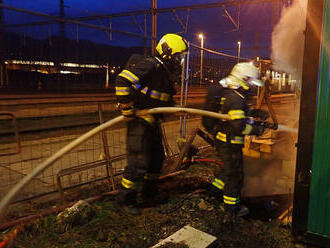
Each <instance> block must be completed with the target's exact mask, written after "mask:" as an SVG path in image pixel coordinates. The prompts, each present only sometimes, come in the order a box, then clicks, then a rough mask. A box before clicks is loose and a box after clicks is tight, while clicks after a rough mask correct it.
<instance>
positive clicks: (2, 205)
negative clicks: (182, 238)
mask: <svg viewBox="0 0 330 248" xmlns="http://www.w3.org/2000/svg"><path fill="white" fill-rule="evenodd" d="M171 113H182V114H195V115H202V116H207V117H213V118H216V119H221V120H230V116H229V115H226V114H219V113H215V112H211V111H206V110H201V109H193V108H181V107H161V108H153V109H148V110H141V111H140V112H138V113H137V115H138V116H139V115H144V114H171ZM129 119H130V118H127V117H124V116H118V117H116V118H114V119H112V120H109V121H107V122H105V123H103V124H101V125H99V126H97V127H96V128H93V129H92V130H90V131H88V132H87V133H85V134H83V135H81V136H79V137H78V138H76V139H75V140H73V141H72V142H71V143H69V144H67V145H66V146H64V147H63V148H62V149H60V150H59V151H57V152H56V153H55V154H53V155H52V156H50V157H49V158H48V159H46V160H45V161H44V162H42V163H41V164H40V165H39V166H37V167H36V168H35V169H34V170H33V171H32V172H31V173H30V174H28V175H26V176H25V177H24V178H23V179H22V180H21V181H19V182H18V183H17V184H16V185H15V186H14V187H13V188H12V189H11V190H9V192H8V193H7V194H6V195H5V196H4V197H3V198H2V199H1V201H0V213H1V212H2V211H3V209H4V208H5V207H6V206H7V205H8V204H9V203H10V201H11V199H12V198H13V197H14V196H15V195H16V194H17V193H18V192H19V191H20V190H21V189H22V188H23V187H24V186H25V185H26V184H27V183H28V182H30V181H31V180H32V179H33V178H35V177H37V176H38V175H40V174H41V173H42V172H43V171H44V170H45V169H47V168H48V167H49V166H51V165H52V164H53V163H55V162H56V161H57V160H58V159H60V158H61V157H62V156H63V155H65V154H66V153H68V152H70V151H71V150H73V149H74V148H76V147H77V146H78V145H80V144H81V143H83V142H85V141H86V140H88V139H89V138H91V137H92V136H94V135H96V134H98V133H100V132H102V131H104V130H106V129H108V128H109V127H111V126H113V125H115V124H118V123H120V122H122V121H126V120H129ZM279 126H281V125H279ZM281 127H282V126H281ZM283 127H285V126H283ZM286 128H287V127H286ZM281 129H282V128H281ZM283 130H286V131H289V132H297V129H292V130H288V128H287V129H285V128H283Z"/></svg>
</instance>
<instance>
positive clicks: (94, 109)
mask: <svg viewBox="0 0 330 248" xmlns="http://www.w3.org/2000/svg"><path fill="white" fill-rule="evenodd" d="M205 94H206V90H205V89H200V88H197V89H192V90H190V91H189V94H188V98H187V107H194V108H202V106H203V102H204V97H205ZM174 98H175V100H176V102H177V103H180V98H181V96H180V95H179V94H177V95H175V97H174ZM293 100H294V95H293V94H285V95H283V94H282V95H274V96H273V97H272V99H271V101H272V103H273V104H274V105H280V104H282V103H283V102H286V103H289V102H291V101H293ZM115 103H116V96H115V94H114V93H98V94H93V93H91V94H66V95H58V94H47V95H42V94H37V95H7V96H3V97H0V113H1V112H10V113H13V114H14V115H15V116H16V118H17V129H18V130H19V133H21V134H23V133H29V132H44V131H48V130H56V129H65V128H77V127H83V126H85V127H87V126H92V125H98V124H99V113H98V109H99V105H101V106H102V107H103V110H104V119H105V120H109V119H111V118H113V117H115V116H117V115H118V112H117V111H116V109H115ZM0 126H1V127H0V135H11V134H13V124H12V122H11V120H10V119H4V118H2V119H0Z"/></svg>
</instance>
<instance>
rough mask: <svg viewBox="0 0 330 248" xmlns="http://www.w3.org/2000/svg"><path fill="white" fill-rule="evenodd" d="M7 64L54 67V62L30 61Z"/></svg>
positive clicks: (11, 61) (9, 61) (14, 61)
mask: <svg viewBox="0 0 330 248" xmlns="http://www.w3.org/2000/svg"><path fill="white" fill-rule="evenodd" d="M6 62H7V64H9V63H11V64H18V65H50V66H54V62H50V61H29V60H8V61H6Z"/></svg>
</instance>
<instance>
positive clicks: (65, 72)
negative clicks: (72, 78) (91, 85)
mask: <svg viewBox="0 0 330 248" xmlns="http://www.w3.org/2000/svg"><path fill="white" fill-rule="evenodd" d="M60 73H61V74H79V72H76V71H60Z"/></svg>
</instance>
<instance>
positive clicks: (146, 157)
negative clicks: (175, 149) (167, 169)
mask: <svg viewBox="0 0 330 248" xmlns="http://www.w3.org/2000/svg"><path fill="white" fill-rule="evenodd" d="M126 142H127V154H128V159H127V166H126V167H125V170H124V174H123V178H124V179H125V180H126V181H127V182H129V183H128V184H124V185H125V186H127V187H123V183H122V190H121V191H120V193H119V194H120V195H121V196H120V198H121V201H123V202H128V203H132V204H134V199H132V198H135V197H136V192H137V188H138V187H139V186H138V185H143V184H147V183H146V182H147V181H150V180H151V181H154V180H155V178H156V177H158V176H159V174H160V171H161V168H162V164H163V162H164V158H165V155H164V149H163V144H162V135H161V129H160V123H158V122H155V123H152V124H151V123H149V122H147V121H145V120H144V119H141V118H135V119H133V120H132V121H130V122H128V123H127V140H126ZM148 185H150V184H148ZM152 185H153V187H152V188H150V187H149V190H150V191H154V192H157V189H156V188H155V187H157V186H156V184H152ZM144 188H146V187H144ZM143 190H144V191H145V189H143ZM144 193H147V194H148V192H144Z"/></svg>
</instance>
